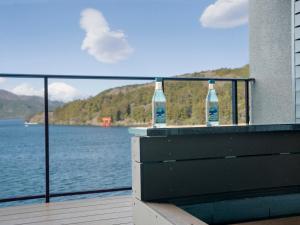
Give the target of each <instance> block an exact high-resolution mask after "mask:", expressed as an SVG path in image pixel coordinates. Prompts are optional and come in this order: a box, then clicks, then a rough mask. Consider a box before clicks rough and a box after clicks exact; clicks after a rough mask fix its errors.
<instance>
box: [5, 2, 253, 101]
mask: <svg viewBox="0 0 300 225" xmlns="http://www.w3.org/2000/svg"><path fill="white" fill-rule="evenodd" d="M232 2H233V3H232ZM246 3H247V0H234V1H232V0H218V1H217V0H189V1H186V0H145V1H141V0H0V30H1V34H0V35H1V41H0V72H1V73H46V74H79V75H84V74H89V75H126V76H130V75H134V76H155V75H159V76H171V75H177V74H182V73H188V72H195V71H201V70H209V69H215V68H220V67H239V66H242V65H244V64H247V63H248V26H247V12H246V9H245V4H246ZM199 18H201V20H200V19H199ZM51 82H52V83H55V84H56V86H55V85H52V86H53V91H54V92H55V91H56V92H57V93H61V94H64V93H65V94H66V95H67V94H68V93H67V92H68V91H69V92H72V93H71V94H70V96H69V98H66V99H64V100H65V101H67V100H71V99H72V98H73V97H74V96H75V95H76V96H87V95H93V94H95V93H97V92H99V91H101V90H103V89H104V88H106V87H110V86H115V85H121V84H125V83H124V82H121V83H120V82H108V83H106V84H104V83H103V82H96V83H95V82H92V83H91V82H85V83H84V85H83V83H79V82H77V81H63V83H64V84H66V85H67V86H63V85H58V83H61V82H62V81H51ZM24 84H26V85H27V86H26V85H24ZM40 84H41V82H32V81H23V80H18V81H15V80H11V79H6V80H3V79H1V80H0V88H1V89H2V88H4V89H7V90H10V91H12V90H15V92H16V93H21V94H26V91H27V93H28V94H33V93H35V94H39V93H41V86H40ZM20 85H23V88H22V86H21V87H19V89H18V88H17V87H18V86H20ZM70 88H71V89H70ZM72 88H73V89H72ZM60 89H68V90H66V91H65V92H59V90H60ZM16 90H17V91H16ZM18 90H19V92H18ZM30 90H31V91H30ZM58 95H60V94H58ZM53 98H54V95H53Z"/></svg>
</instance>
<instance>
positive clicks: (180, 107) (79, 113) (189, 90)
mask: <svg viewBox="0 0 300 225" xmlns="http://www.w3.org/2000/svg"><path fill="white" fill-rule="evenodd" d="M248 74H249V66H248V65H246V66H244V67H241V68H236V69H228V68H223V69H218V70H213V71H203V72H196V73H192V74H184V75H179V77H235V78H237V77H243V78H246V77H248ZM207 87H208V85H207V82H202V81H196V82H195V81H193V82H191V81H166V82H165V94H166V98H167V123H168V124H178V125H180V124H203V123H204V121H205V97H206V94H207ZM216 90H217V94H218V97H219V105H220V122H221V124H226V123H230V122H231V82H217V83H216ZM153 91H154V83H153V82H151V83H147V84H139V85H127V86H123V87H117V88H112V89H109V90H106V91H103V92H101V93H99V94H98V95H96V96H94V97H91V98H89V99H85V100H76V101H73V102H70V103H67V104H65V105H63V106H62V107H58V108H57V109H56V110H55V111H54V112H53V115H52V116H51V122H52V123H56V124H68V125H75V124H76V125H79V124H91V125H99V124H100V122H101V118H102V117H107V116H110V117H112V119H113V124H114V125H138V124H149V123H150V121H151V99H152V95H153ZM238 107H239V120H240V121H241V122H243V121H244V120H245V110H244V108H245V102H244V83H241V84H239V85H238ZM41 118H42V117H41V115H40V116H38V115H37V116H35V117H33V118H32V121H39V122H41V121H40V119H41Z"/></svg>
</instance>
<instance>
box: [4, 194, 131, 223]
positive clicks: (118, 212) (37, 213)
mask: <svg viewBox="0 0 300 225" xmlns="http://www.w3.org/2000/svg"><path fill="white" fill-rule="evenodd" d="M31 224H32V225H61V224H64V225H67V224H70V225H72V224H74V225H75V224H76V225H83V224H87V225H96V224H97V225H99V224H101V225H112V224H120V225H132V224H133V222H132V198H131V196H118V197H109V198H95V199H92V200H91V199H87V200H74V201H66V202H53V203H49V204H45V203H44V204H35V205H29V206H17V207H7V208H0V225H31Z"/></svg>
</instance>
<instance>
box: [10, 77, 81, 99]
mask: <svg viewBox="0 0 300 225" xmlns="http://www.w3.org/2000/svg"><path fill="white" fill-rule="evenodd" d="M11 92H13V93H15V94H17V95H27V96H41V97H43V96H44V89H43V88H42V89H36V88H34V87H32V86H31V85H30V84H27V83H23V84H20V85H18V86H16V87H15V88H14V89H12V90H11ZM48 93H49V99H50V100H53V101H63V102H68V101H72V100H75V99H78V98H81V97H82V96H81V95H80V93H79V91H78V90H77V89H76V88H74V87H72V86H71V85H68V84H66V83H63V82H54V83H51V84H50V85H49V86H48Z"/></svg>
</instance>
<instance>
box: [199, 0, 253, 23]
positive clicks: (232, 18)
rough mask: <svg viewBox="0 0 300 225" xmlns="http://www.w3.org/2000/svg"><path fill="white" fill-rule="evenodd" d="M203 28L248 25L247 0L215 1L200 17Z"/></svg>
mask: <svg viewBox="0 0 300 225" xmlns="http://www.w3.org/2000/svg"><path fill="white" fill-rule="evenodd" d="M200 23H201V24H202V26H203V27H210V28H232V27H237V26H241V25H244V24H247V23H248V0H217V1H216V2H215V3H214V4H211V5H209V6H208V7H207V8H206V9H205V10H204V12H203V13H202V15H201V17H200Z"/></svg>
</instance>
